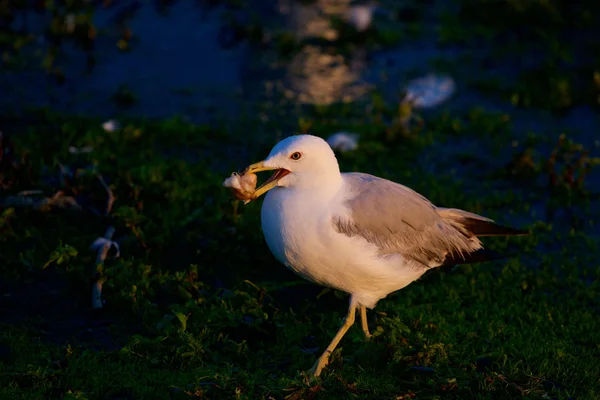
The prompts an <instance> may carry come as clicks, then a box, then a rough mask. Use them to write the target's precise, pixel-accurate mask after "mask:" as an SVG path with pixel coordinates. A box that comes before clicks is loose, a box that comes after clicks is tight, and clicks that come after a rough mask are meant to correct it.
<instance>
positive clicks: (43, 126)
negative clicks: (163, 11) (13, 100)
mask: <svg viewBox="0 0 600 400" xmlns="http://www.w3.org/2000/svg"><path fill="white" fill-rule="evenodd" d="M544 3H548V2H544ZM506 4H508V5H510V7H509V6H508V5H507V6H506V7H507V8H506V9H504V12H506V13H509V14H510V13H514V12H516V11H515V10H514V9H513V8H514V7H513V6H512V4H513V3H509V2H507V3H506ZM548 4H554V3H552V2H549V3H548ZM469 10H472V9H470V8H468V7H467V11H469ZM467 11H465V12H467ZM530 11H531V10H527V12H530ZM527 15H528V16H527V18H534V17H533V16H531V15H530V14H527ZM533 15H536V14H535V13H533ZM461 18H474V17H468V16H464V15H462V16H461ZM478 18H479V17H478ZM535 18H538V17H535ZM539 18H540V19H543V15H542V16H539ZM488 22H489V21H487V22H486V24H487V23H488ZM489 23H490V24H491V22H489ZM532 25H535V24H532ZM488 28H489V29H499V28H498V27H494V26H491V27H488ZM453 29H458V28H456V27H454V28H453ZM465 29H467V28H465ZM456 36H457V37H459V38H465V37H467V36H468V35H465V32H462V33H461V32H458V33H456ZM461 40H463V39H461ZM552 40H554V39H552ZM548 46H549V45H548ZM550 47H551V46H550ZM592 64H593V63H592ZM592 64H591V65H592ZM588 67H589V65H588V66H586V67H585V68H587V69H589V70H590V71H591V70H593V68H591V67H589V68H588ZM569 71H571V70H569ZM526 73H527V71H524V74H526ZM554 73H555V72H552V74H554ZM569 73H570V72H569ZM524 76H529V78H528V80H527V85H522V83H523V82H521V81H518V80H517V81H515V82H512V83H511V84H514V85H516V86H518V87H517V89H515V90H516V91H517V92H518V93H522V94H523V96H524V97H523V96H521V97H520V98H528V99H531V101H530V102H528V104H529V105H530V106H532V107H533V106H535V107H540V108H544V107H545V108H547V109H551V110H556V109H560V110H561V111H564V107H565V106H569V107H571V106H573V105H574V104H573V103H577V102H571V103H568V102H567V103H568V104H567V103H565V102H564V101H563V100H564V99H563V98H561V97H560V91H555V92H553V93H555V94H556V93H558V94H556V96H554V97H545V96H544V94H543V91H540V90H539V87H540V85H542V86H543V85H544V84H545V83H544V82H547V81H548V76H547V75H539V76H538V75H535V74H532V75H524ZM536 76H538V77H539V80H535V78H536ZM592 78H593V77H591V76H590V79H592ZM536 85H538V86H536ZM588 86H589V87H588ZM588 86H585V85H583V87H581V85H580V84H578V85H573V86H571V89H570V90H572V91H573V92H572V93H570V94H569V96H570V97H571V98H573V99H580V100H581V99H585V101H586V102H589V103H590V104H592V101H593V100H594V98H593V97H592V96H591V94H590V93H592V92H594V91H595V90H596V89H595V86H594V84H593V82H591V81H590V83H589V85H588ZM489 87H490V88H491V90H490V92H491V95H496V96H499V97H505V96H506V94H507V93H511V91H512V90H513V89H514V88H511V89H510V90H509V91H507V92H506V93H505V92H504V91H499V90H497V88H495V87H494V86H493V85H490V86H489ZM594 93H595V92H594ZM578 101H579V100H578ZM581 101H582V102H583V100H581ZM397 106H398V105H397V104H393V102H392V103H390V102H389V101H387V100H384V97H383V96H379V95H377V94H375V95H373V96H372V97H371V98H368V99H366V100H365V101H364V102H360V103H358V102H357V103H354V104H345V105H332V106H327V107H325V106H321V107H314V108H307V109H304V110H303V111H300V112H298V113H296V114H294V115H293V117H289V116H287V118H285V120H284V121H282V120H281V119H279V118H273V119H272V120H270V121H267V122H264V123H259V122H257V121H255V120H252V119H250V120H240V121H233V122H231V123H229V124H227V125H220V124H217V123H215V124H212V125H206V126H198V125H193V124H190V123H187V122H185V121H183V120H181V119H172V120H167V121H149V120H139V119H138V120H129V121H126V120H123V121H121V122H122V127H121V128H120V129H118V130H116V131H114V132H106V131H104V130H103V129H102V126H101V125H102V121H100V120H97V119H94V118H90V117H77V116H70V115H66V116H65V115H57V114H55V113H53V112H51V111H48V110H42V111H32V112H30V113H29V114H27V117H26V118H25V117H22V116H21V117H18V118H16V117H13V116H10V115H2V117H3V120H4V121H6V122H7V126H8V127H10V130H11V131H12V132H14V133H15V134H14V135H12V136H11V137H10V138H9V139H10V142H11V143H12V144H13V145H14V147H13V148H11V151H10V152H8V151H6V148H7V146H8V140H9V139H6V138H4V142H3V143H2V146H3V147H2V148H3V152H2V153H1V154H2V156H3V158H2V159H0V182H1V183H2V184H3V186H1V187H0V292H1V294H2V296H1V297H0V309H3V310H4V311H3V314H1V316H0V398H2V399H13V398H14V399H44V398H52V399H54V398H66V399H69V398H73V399H75V398H77V399H155V398H156V399H164V398H173V399H186V398H208V399H236V398H237V399H259V398H264V399H284V398H286V399H347V398H359V399H382V398H383V399H412V398H415V399H471V398H473V399H512V398H523V399H598V398H600V394H599V393H600V365H599V364H598V359H599V357H600V340H599V339H598V334H597V332H598V331H600V321H599V319H598V318H597V316H598V315H599V313H600V284H599V282H600V275H599V274H600V268H599V265H598V261H597V260H598V257H599V256H600V250H599V249H600V237H599V236H598V221H599V220H600V218H599V217H600V215H599V212H598V209H599V208H598V200H597V199H598V193H597V187H595V186H594V181H593V178H594V177H595V176H596V175H597V165H598V163H599V160H598V158H597V156H598V154H597V152H598V151H597V149H593V148H586V147H585V146H583V145H580V144H578V143H574V142H573V141H571V140H570V139H569V136H568V135H567V136H565V137H564V138H562V139H560V140H558V141H557V138H549V137H548V135H547V134H546V133H545V132H532V133H530V134H528V135H525V134H523V133H522V132H518V131H516V130H515V129H513V126H512V123H511V118H510V115H507V114H493V113H489V112H485V111H482V110H480V109H473V110H464V112H454V113H452V114H448V113H438V114H435V115H429V116H426V117H425V120H426V123H425V125H424V127H423V128H416V130H414V131H410V132H405V131H397V128H396V127H394V126H393V124H390V122H389V121H393V120H394V118H395V117H397V115H396V114H397V112H398V107H397ZM365 109H367V110H371V111H370V112H369V113H365V112H364V110H365ZM8 129H9V128H7V130H8ZM342 129H343V130H348V131H355V132H358V133H360V134H361V143H360V150H359V151H357V152H354V153H347V154H341V155H339V157H338V159H339V162H340V165H341V167H342V170H345V171H364V172H369V173H373V174H376V175H380V176H384V177H386V178H389V179H392V180H395V181H398V182H401V183H404V184H406V185H408V186H410V187H412V188H414V189H415V190H417V191H419V192H421V193H422V194H424V195H426V196H427V197H428V198H430V199H431V200H432V201H433V202H434V203H436V204H438V205H440V206H451V207H459V208H464V209H467V210H469V211H473V212H480V213H483V214H484V215H486V216H489V217H491V218H494V219H496V220H497V221H498V222H500V223H505V224H509V225H515V226H516V227H519V228H524V229H527V230H529V231H530V233H531V234H530V235H529V236H527V237H522V238H511V239H506V238H494V239H490V240H486V244H487V245H489V247H490V248H492V249H494V250H496V251H500V252H503V253H505V254H507V255H508V256H509V258H507V259H506V260H502V261H494V262H489V263H484V264H478V265H464V266H458V267H455V268H448V269H444V270H435V271H431V272H430V273H428V274H426V275H425V276H424V277H423V278H422V279H421V280H419V281H417V282H415V283H413V284H411V285H410V286H408V287H407V288H405V289H403V290H401V291H400V292H398V293H395V294H393V295H390V296H389V297H388V298H386V299H384V300H382V301H381V302H380V303H379V304H378V306H377V308H376V309H375V310H374V311H371V312H370V313H369V324H370V327H371V331H372V332H373V333H374V335H375V338H374V340H372V341H371V342H369V343H365V342H364V341H363V339H362V332H361V330H360V328H359V327H358V326H355V327H353V328H352V329H351V330H350V331H349V333H348V334H347V335H346V337H345V338H344V339H343V341H342V342H341V345H340V346H339V347H338V349H337V350H336V351H335V353H334V354H333V356H332V358H331V364H330V366H329V367H328V368H326V369H325V371H324V372H323V374H322V376H321V379H320V380H311V379H309V378H308V377H306V376H305V375H304V373H303V371H305V370H307V369H308V368H309V367H310V366H311V365H312V364H313V362H314V360H315V358H316V357H317V356H318V355H319V354H320V352H321V351H322V349H323V348H324V347H325V346H326V345H327V344H328V343H329V341H330V340H331V338H332V337H333V335H334V333H335V331H336V330H337V329H338V328H339V326H340V324H341V321H342V318H343V317H344V315H345V312H346V307H347V297H346V296H345V295H344V294H343V293H339V292H335V291H331V290H326V289H325V290H324V289H323V288H321V287H318V286H315V285H312V284H310V283H308V282H305V281H303V280H302V279H300V278H298V277H296V276H295V275H293V274H292V273H291V272H289V271H287V270H286V269H285V268H284V267H282V266H281V265H279V264H278V263H277V262H276V261H275V260H274V259H273V257H272V256H271V254H270V253H269V251H268V248H267V247H266V244H265V243H264V239H263V237H262V233H261V232H260V218H259V214H260V201H259V202H256V203H254V202H253V203H250V204H249V205H247V206H242V205H241V204H240V203H239V202H234V201H232V198H231V196H230V194H229V193H228V192H227V191H225V190H224V189H223V188H222V187H221V182H222V181H223V179H224V178H225V177H226V176H228V175H229V174H230V173H231V171H233V170H239V169H241V168H243V167H245V166H246V165H248V164H249V163H251V162H254V161H257V160H260V159H263V158H264V157H265V156H266V154H268V151H269V150H270V148H271V147H272V145H273V144H274V143H275V142H276V139H275V135H273V134H272V133H271V132H276V131H286V132H294V131H310V132H311V133H313V134H316V135H320V136H326V135H328V134H330V133H332V132H335V131H337V130H342ZM248 132H253V135H252V137H248ZM71 146H74V147H77V148H85V147H86V146H91V147H92V148H93V151H92V152H90V153H81V154H74V153H72V152H70V151H69V148H70V147H71ZM579 156H580V157H579ZM582 158H583V161H581V159H582ZM67 169H68V170H67ZM595 174H596V175H595ZM98 176H101V177H102V178H103V179H104V181H106V183H107V185H108V187H109V188H110V190H111V192H112V193H113V194H114V196H115V202H114V204H113V205H112V207H111V209H110V213H109V214H108V215H104V210H105V209H106V206H107V191H106V189H105V188H104V186H103V185H102V183H101V181H100V180H99V179H98ZM34 189H36V190H42V194H41V195H38V196H29V197H28V198H30V199H31V200H27V201H25V200H24V199H23V197H22V196H21V197H18V199H19V201H16V200H15V199H17V198H16V197H14V196H16V195H17V194H18V193H19V192H20V191H23V190H34ZM59 191H62V192H61V193H62V196H60V197H56V198H57V199H59V200H60V199H63V200H64V199H69V198H72V199H73V200H74V201H75V202H76V204H78V205H79V206H80V207H81V209H72V208H69V207H68V204H69V203H68V202H65V201H63V202H62V203H61V202H60V201H58V200H56V201H55V202H54V203H53V204H54V206H52V205H48V204H46V205H43V206H41V207H39V209H36V208H35V207H32V204H33V203H36V204H41V203H39V199H43V198H48V197H52V196H55V195H56V194H57V193H58V192H59ZM11 196H12V197H11ZM60 205H62V206H63V207H60ZM109 226H113V227H114V228H115V230H116V231H115V235H114V237H113V240H115V241H117V242H118V244H119V248H120V253H121V254H120V257H118V258H116V257H114V256H115V251H114V249H112V250H111V251H110V252H109V255H108V257H107V259H106V260H105V261H104V263H103V265H102V267H101V268H99V269H98V271H97V273H96V272H95V271H94V270H95V269H96V268H95V267H96V262H97V260H96V257H97V252H96V251H94V250H91V249H90V245H91V244H92V243H93V242H94V241H95V240H96V239H97V238H98V237H102V236H103V235H104V234H105V232H106V230H107V228H108V227H109ZM93 280H100V281H102V282H103V299H104V301H105V303H104V306H103V308H102V309H99V310H92V309H91V304H92V298H91V296H92V295H91V290H92V289H91V285H92V281H93Z"/></svg>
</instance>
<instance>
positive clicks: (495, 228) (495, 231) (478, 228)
mask: <svg viewBox="0 0 600 400" xmlns="http://www.w3.org/2000/svg"><path fill="white" fill-rule="evenodd" d="M460 223H461V224H462V225H463V226H464V227H465V228H466V229H467V230H468V231H469V232H472V233H473V234H474V235H475V236H525V235H529V232H526V231H523V230H521V229H515V228H511V227H508V226H504V225H498V224H496V223H494V222H489V221H484V220H479V219H471V218H469V219H462V220H460Z"/></svg>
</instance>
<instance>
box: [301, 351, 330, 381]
mask: <svg viewBox="0 0 600 400" xmlns="http://www.w3.org/2000/svg"><path fill="white" fill-rule="evenodd" d="M327 364H329V357H325V356H324V355H323V356H321V357H319V358H318V359H317V362H315V364H314V365H313V366H312V368H311V369H309V370H308V371H306V373H307V374H308V375H311V376H314V377H318V376H319V375H321V372H322V371H323V368H325V367H326V366H327Z"/></svg>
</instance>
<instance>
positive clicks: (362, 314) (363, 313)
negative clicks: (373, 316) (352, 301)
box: [360, 306, 373, 340]
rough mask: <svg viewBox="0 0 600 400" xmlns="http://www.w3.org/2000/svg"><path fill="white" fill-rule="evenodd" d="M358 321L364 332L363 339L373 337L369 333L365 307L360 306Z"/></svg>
mask: <svg viewBox="0 0 600 400" xmlns="http://www.w3.org/2000/svg"><path fill="white" fill-rule="evenodd" d="M360 322H361V325H362V330H363V332H364V333H365V340H369V339H371V338H372V337H373V335H371V333H369V324H368V323H367V307H365V306H360Z"/></svg>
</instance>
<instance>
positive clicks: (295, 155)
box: [290, 151, 302, 161]
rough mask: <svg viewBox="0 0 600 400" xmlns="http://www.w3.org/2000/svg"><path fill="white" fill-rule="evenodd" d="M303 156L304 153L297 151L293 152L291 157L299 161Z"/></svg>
mask: <svg viewBox="0 0 600 400" xmlns="http://www.w3.org/2000/svg"><path fill="white" fill-rule="evenodd" d="M301 157H302V153H300V152H298V151H297V152H295V153H292V155H291V156H290V158H291V159H292V160H295V161H298V160H299V159H300V158H301Z"/></svg>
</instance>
